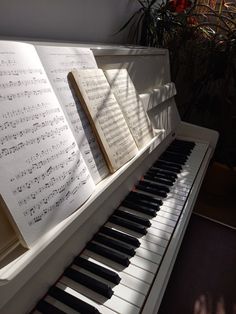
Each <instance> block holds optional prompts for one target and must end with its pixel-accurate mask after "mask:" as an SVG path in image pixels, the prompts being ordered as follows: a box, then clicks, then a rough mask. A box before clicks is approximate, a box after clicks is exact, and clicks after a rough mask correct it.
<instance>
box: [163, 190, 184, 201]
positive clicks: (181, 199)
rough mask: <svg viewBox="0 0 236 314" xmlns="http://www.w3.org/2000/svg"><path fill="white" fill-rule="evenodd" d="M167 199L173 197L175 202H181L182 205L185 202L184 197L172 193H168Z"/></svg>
mask: <svg viewBox="0 0 236 314" xmlns="http://www.w3.org/2000/svg"><path fill="white" fill-rule="evenodd" d="M169 197H173V198H174V199H175V200H178V201H182V204H184V203H185V201H186V196H185V195H180V194H177V193H173V192H169V193H168V196H167V198H169Z"/></svg>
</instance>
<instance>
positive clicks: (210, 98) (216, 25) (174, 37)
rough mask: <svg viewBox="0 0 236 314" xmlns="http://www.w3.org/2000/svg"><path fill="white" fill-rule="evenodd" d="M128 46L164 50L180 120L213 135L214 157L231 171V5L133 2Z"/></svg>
mask: <svg viewBox="0 0 236 314" xmlns="http://www.w3.org/2000/svg"><path fill="white" fill-rule="evenodd" d="M134 1H137V2H138V3H139V5H140V8H139V9H138V10H137V11H136V12H135V13H134V14H133V15H132V16H131V17H130V19H129V20H128V21H127V22H126V23H125V24H124V25H123V26H122V27H121V29H120V31H122V30H123V29H124V28H127V27H130V33H129V38H128V40H129V43H134V44H140V45H145V46H152V47H164V48H168V49H169V52H170V63H171V72H172V80H173V81H174V82H175V84H176V87H177V90H178V94H177V97H176V103H177V106H178V109H179V112H180V115H181V117H182V119H183V120H185V121H188V122H190V123H195V124H198V125H202V126H205V127H208V128H213V129H216V130H218V131H219V133H220V138H219V142H218V145H217V149H216V152H215V159H216V160H217V161H219V162H221V163H223V164H226V165H227V166H229V167H231V168H234V167H236V92H235V90H236V83H235V82H236V19H235V17H236V6H235V5H234V4H231V5H229V4H227V3H224V2H223V0H219V2H217V1H214V0H211V1H208V4H205V3H203V2H202V1H204V0H194V1H193V2H191V1H190V0H166V1H163V2H161V3H159V1H157V0H134Z"/></svg>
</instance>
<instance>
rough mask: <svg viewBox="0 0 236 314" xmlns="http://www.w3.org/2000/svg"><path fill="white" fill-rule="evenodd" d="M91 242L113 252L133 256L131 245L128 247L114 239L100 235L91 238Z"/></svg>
mask: <svg viewBox="0 0 236 314" xmlns="http://www.w3.org/2000/svg"><path fill="white" fill-rule="evenodd" d="M93 241H95V242H98V243H100V244H104V245H106V246H108V247H110V248H112V249H114V250H117V251H119V252H122V253H125V254H127V255H129V256H134V255H135V250H134V248H133V247H132V246H131V245H128V244H126V243H124V242H119V241H117V240H115V239H111V238H108V237H106V236H104V235H102V234H96V235H95V236H94V237H93Z"/></svg>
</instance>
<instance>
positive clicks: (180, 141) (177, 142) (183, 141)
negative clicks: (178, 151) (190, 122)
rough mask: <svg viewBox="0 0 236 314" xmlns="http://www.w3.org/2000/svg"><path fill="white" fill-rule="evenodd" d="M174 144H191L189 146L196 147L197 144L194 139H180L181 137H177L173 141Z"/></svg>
mask: <svg viewBox="0 0 236 314" xmlns="http://www.w3.org/2000/svg"><path fill="white" fill-rule="evenodd" d="M172 143H173V144H176V145H177V144H178V145H184V146H185V147H186V146H189V147H194V146H195V145H196V144H195V142H193V141H185V140H179V139H175V140H174V141H173V142H172Z"/></svg>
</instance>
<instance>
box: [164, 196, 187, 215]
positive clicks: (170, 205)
mask: <svg viewBox="0 0 236 314" xmlns="http://www.w3.org/2000/svg"><path fill="white" fill-rule="evenodd" d="M161 208H162V209H163V210H165V211H169V212H171V213H172V212H176V214H177V213H179V214H180V213H181V211H182V208H183V205H180V204H176V203H175V201H174V198H173V197H172V198H168V199H166V200H164V202H163V205H162V207H161Z"/></svg>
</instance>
